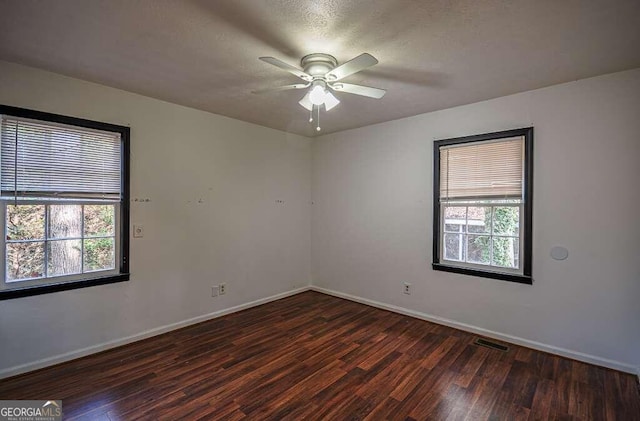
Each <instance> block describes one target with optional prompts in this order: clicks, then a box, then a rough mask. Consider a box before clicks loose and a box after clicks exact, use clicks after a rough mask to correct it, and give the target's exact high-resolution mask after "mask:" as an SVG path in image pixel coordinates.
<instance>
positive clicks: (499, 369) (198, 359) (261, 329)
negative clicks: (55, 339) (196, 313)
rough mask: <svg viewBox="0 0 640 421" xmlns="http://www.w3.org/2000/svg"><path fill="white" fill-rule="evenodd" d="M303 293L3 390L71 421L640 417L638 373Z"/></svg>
mask: <svg viewBox="0 0 640 421" xmlns="http://www.w3.org/2000/svg"><path fill="white" fill-rule="evenodd" d="M474 339H475V336H474V335H472V334H469V333H466V332H462V331H459V330H456V329H451V328H448V327H445V326H441V325H436V324H433V323H429V322H425V321H422V320H418V319H413V318H411V317H407V316H403V315H399V314H395V313H391V312H387V311H383V310H379V309H376V308H372V307H368V306H365V305H362V304H358V303H354V302H350V301H347V300H342V299H339V298H335V297H331V296H327V295H324V294H320V293H317V292H304V293H301V294H298V295H295V296H292V297H288V298H285V299H282V300H279V301H275V302H272V303H269V304H265V305H262V306H259V307H254V308H251V309H248V310H245V311H242V312H239V313H235V314H231V315H228V316H225V317H221V318H218V319H215V320H211V321H207V322H203V323H200V324H197V325H193V326H189V327H186V328H183V329H180V330H176V331H173V332H169V333H166V334H163V335H160V336H156V337H153V338H149V339H145V340H142V341H139V342H135V343H132V344H129V345H126V346H122V347H119V348H116V349H112V350H109V351H105V352H102V353H99V354H95V355H91V356H88V357H84V358H81V359H78V360H74V361H70V362H67V363H64V364H60V365H57V366H53V367H49V368H45V369H42V370H39V371H35V372H32V373H27V374H24V375H21V376H17V377H13V378H10V379H5V380H0V399H62V400H63V410H64V416H65V419H69V420H106V421H109V420H110V421H114V420H137V419H166V420H177V419H187V420H191V419H194V420H195V419H206V420H240V419H259V420H263V419H273V420H289V419H290V420H302V419H304V420H320V419H336V420H344V419H367V420H385V419H389V420H465V419H466V420H487V419H490V420H519V419H523V420H526V419H530V420H570V419H574V420H578V419H582V420H605V419H606V420H625V421H626V420H640V394H639V393H638V385H637V382H636V378H635V376H633V375H630V374H624V373H620V372H617V371H613V370H609V369H605V368H601V367H596V366H592V365H589V364H585V363H581V362H578V361H573V360H569V359H566V358H562V357H558V356H554V355H551V354H546V353H543V352H538V351H534V350H531V349H527V348H523V347H519V346H514V345H511V346H510V350H509V351H508V352H506V353H504V352H500V351H496V350H493V349H489V348H485V347H480V346H477V345H474V344H473V341H474Z"/></svg>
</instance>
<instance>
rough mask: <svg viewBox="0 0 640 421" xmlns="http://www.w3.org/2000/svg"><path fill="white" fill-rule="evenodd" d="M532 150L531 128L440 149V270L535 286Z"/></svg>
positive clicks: (446, 143)
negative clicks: (532, 273)
mask: <svg viewBox="0 0 640 421" xmlns="http://www.w3.org/2000/svg"><path fill="white" fill-rule="evenodd" d="M532 151H533V128H532V127H528V128H523V129H514V130H507V131H504V132H495V133H486V134H480V135H473V136H465V137H459V138H453V139H444V140H438V141H435V142H434V149H433V153H434V177H433V179H434V184H433V195H434V198H433V206H434V209H433V233H434V235H433V266H432V267H433V268H434V269H436V270H443V271H448V272H455V273H462V274H467V275H475V276H482V277H487V278H495V279H501V280H507V281H513V282H520V283H525V284H531V283H532V278H531V254H532V241H531V235H532V221H533V219H532V216H531V215H532V210H533V206H532V202H531V197H532V192H533V188H532V185H533V184H532V183H533V180H532V174H533V152H532Z"/></svg>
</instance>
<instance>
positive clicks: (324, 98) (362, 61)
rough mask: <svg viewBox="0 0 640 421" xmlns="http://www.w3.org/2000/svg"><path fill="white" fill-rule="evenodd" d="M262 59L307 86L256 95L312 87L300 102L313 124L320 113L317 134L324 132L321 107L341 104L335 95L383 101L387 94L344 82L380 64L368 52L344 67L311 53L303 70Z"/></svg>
mask: <svg viewBox="0 0 640 421" xmlns="http://www.w3.org/2000/svg"><path fill="white" fill-rule="evenodd" d="M260 60H262V61H264V62H265V63H269V64H271V65H273V66H276V67H278V68H280V69H282V70H285V71H287V72H289V73H291V74H293V75H295V76H297V77H299V78H300V79H302V80H303V81H304V82H305V83H297V84H293V85H285V86H278V87H275V88H267V89H260V90H257V91H253V93H255V94H260V93H264V92H273V91H286V90H290V89H307V88H309V90H308V91H307V93H306V94H305V96H304V97H303V98H302V99H301V100H300V101H299V104H300V105H302V106H303V107H304V108H306V109H307V110H309V122H310V123H311V122H313V121H314V119H313V112H314V111H317V114H316V115H317V119H316V123H317V124H316V130H317V131H320V108H321V107H322V106H323V105H324V109H325V111H329V110H331V109H332V108H333V107H335V106H336V105H338V104H339V103H340V100H338V98H336V97H335V95H333V92H346V93H349V94H354V95H361V96H366V97H369V98H375V99H380V98H382V97H383V96H384V94H385V93H386V92H387V91H385V90H384V89H379V88H372V87H370V86H362V85H354V84H351V83H343V82H341V80H342V79H344V78H345V77H347V76H350V75H352V74H354V73H357V72H359V71H361V70H364V69H366V68H367V67H371V66H373V65H375V64H377V63H378V60H376V58H375V57H374V56H372V55H371V54H368V53H363V54H360V55H359V56H357V57H356V58H353V59H351V60H349V61H347V62H346V63H343V64H341V65H340V66H338V61H337V60H336V59H335V57H333V56H331V55H329V54H323V53H314V54H309V55H306V56H304V57H302V60H300V67H302V69H304V70H300V69H298V68H297V67H294V66H291V65H289V64H287V63H285V62H283V61H281V60H278V59H277V58H274V57H260Z"/></svg>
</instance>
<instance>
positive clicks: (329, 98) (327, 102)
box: [324, 91, 340, 111]
mask: <svg viewBox="0 0 640 421" xmlns="http://www.w3.org/2000/svg"><path fill="white" fill-rule="evenodd" d="M338 104H340V100H339V99H338V98H336V97H335V96H334V95H333V94H332V93H331V92H328V91H327V93H326V94H325V96H324V109H325V110H326V111H329V110H331V109H332V108H334V107H335V106H336V105H338Z"/></svg>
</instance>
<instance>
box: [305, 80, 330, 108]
mask: <svg viewBox="0 0 640 421" xmlns="http://www.w3.org/2000/svg"><path fill="white" fill-rule="evenodd" d="M326 97H327V90H326V88H325V86H324V84H323V83H322V82H320V83H314V85H313V88H311V91H310V92H309V100H311V103H312V104H313V105H322V104H324V101H325V99H326Z"/></svg>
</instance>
